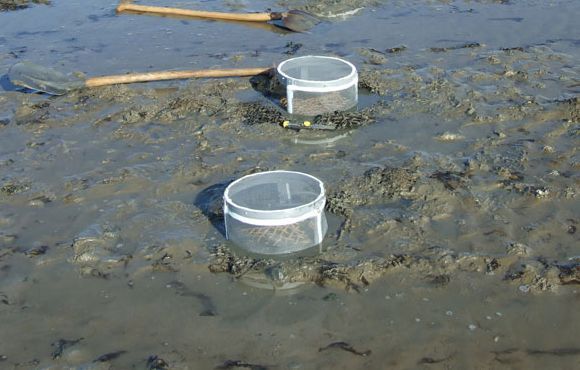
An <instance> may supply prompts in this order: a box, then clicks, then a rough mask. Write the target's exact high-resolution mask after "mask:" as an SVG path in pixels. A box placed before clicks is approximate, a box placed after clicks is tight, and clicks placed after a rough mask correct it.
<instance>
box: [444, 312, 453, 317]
mask: <svg viewBox="0 0 580 370" xmlns="http://www.w3.org/2000/svg"><path fill="white" fill-rule="evenodd" d="M445 314H446V315H447V316H453V311H447V312H445Z"/></svg>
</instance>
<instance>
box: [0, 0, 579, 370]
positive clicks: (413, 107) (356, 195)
mask: <svg viewBox="0 0 580 370" xmlns="http://www.w3.org/2000/svg"><path fill="white" fill-rule="evenodd" d="M8 3H9V2H7V3H6V4H8ZM25 3H26V2H22V4H24V5H29V6H28V7H26V8H24V7H21V6H18V7H16V8H17V9H18V10H9V11H5V12H2V13H0V24H2V25H1V26H0V30H2V33H1V35H2V36H0V74H2V77H1V79H0V320H1V321H2V330H0V367H1V368H6V369H127V368H136V369H207V368H218V369H236V368H252V369H270V368H272V369H274V368H276V369H278V368H281V369H352V368H363V367H366V368H373V369H375V368H376V369H383V368H393V369H417V368H430V369H431V368H433V369H439V368H452V369H454V368H461V369H464V368H465V369H471V368H473V369H487V368H489V369H501V368H506V369H545V368H574V367H576V366H577V365H578V363H579V361H580V345H579V344H578V340H577V336H578V335H577V333H578V330H579V329H580V324H578V322H579V319H580V314H579V313H578V312H579V311H578V310H577V309H576V307H577V306H578V302H579V299H580V291H579V286H578V284H580V247H578V246H579V245H580V243H579V240H578V235H579V234H578V232H577V228H578V222H579V219H580V214H579V211H578V210H579V209H580V208H579V202H578V195H577V191H578V183H579V181H578V180H579V178H578V170H579V167H580V164H579V163H580V162H579V157H578V149H577V148H578V132H579V131H578V128H579V120H580V101H579V100H578V94H579V92H580V90H579V83H580V81H579V74H580V69H579V67H578V65H579V63H578V62H579V60H580V52H579V48H578V45H579V42H580V34H578V31H576V29H577V27H575V24H576V18H577V17H575V16H574V14H577V13H578V11H579V9H580V8H579V5H577V4H576V3H575V2H574V1H556V2H553V3H551V4H550V5H548V4H544V2H540V1H538V2H498V1H471V2H463V1H458V2H454V3H452V4H446V3H440V2H435V3H434V2H426V1H414V2H411V3H407V2H405V3H404V4H403V3H399V2H387V1H385V2H370V1H364V0H363V1H354V0H353V1H343V2H335V1H328V2H326V1H317V2H303V3H296V4H292V5H291V7H298V8H300V9H306V10H308V11H311V12H314V13H316V14H317V15H319V16H324V17H325V20H326V21H327V22H326V23H324V24H322V25H320V26H318V27H317V28H316V30H315V31H313V32H312V33H310V34H288V33H281V32H279V30H276V32H269V31H270V30H272V29H271V28H270V29H264V28H252V27H247V26H246V25H241V24H236V23H220V22H207V21H193V20H185V19H174V18H160V17H146V16H139V15H115V14H114V11H113V7H114V4H109V3H106V2H91V3H90V4H84V3H82V2H66V3H61V2H55V1H53V2H51V3H50V4H45V3H43V2H40V4H37V3H30V4H28V3H26V4H25ZM151 4H153V2H151ZM157 5H159V4H157ZM165 5H168V4H165ZM171 5H175V6H188V5H189V6H191V7H194V6H198V7H206V8H209V9H210V10H238V11H259V10H263V9H265V8H268V7H272V8H284V7H286V6H287V5H285V4H282V3H279V4H277V3H274V2H266V1H263V2H259V3H254V2H252V5H250V4H249V3H246V2H238V1H233V2H213V1H212V2H200V3H199V4H189V3H187V4H186V3H179V4H177V3H176V4H171ZM2 6H4V2H2ZM0 9H2V10H6V9H8V7H6V9H4V8H0ZM63 14H67V17H64V16H63ZM377 25H380V26H381V31H380V32H379V31H378V26H377ZM419 25H420V27H419ZM226 34H228V35H235V36H236V37H233V36H232V37H224V35H226ZM320 53H322V54H324V55H334V56H339V57H343V58H346V59H348V60H349V61H351V62H353V63H354V64H355V65H356V66H357V67H358V69H359V78H360V82H359V89H360V102H359V109H358V110H357V111H354V112H345V113H341V114H330V115H324V116H320V117H317V118H316V120H315V123H317V124H321V125H325V126H327V127H330V128H333V130H322V131H316V130H301V131H296V130H289V129H285V128H283V127H281V123H282V122H283V121H284V120H287V119H290V120H291V121H292V120H296V118H295V117H289V116H287V115H286V114H285V113H284V111H283V109H282V107H280V106H279V104H280V101H279V96H277V95H276V94H277V88H278V87H277V86H276V84H275V82H274V81H272V80H269V79H268V78H266V77H255V78H240V79H221V80H190V81H171V82H158V83H148V84H135V85H123V86H111V87H103V88H95V89H81V90H78V91H73V92H71V93H69V94H67V95H64V96H59V97H50V96H47V95H44V94H34V93H30V92H27V91H22V90H20V89H18V88H16V87H15V86H13V85H11V84H10V82H9V81H8V79H7V77H6V73H7V71H8V69H9V67H10V66H11V65H13V64H14V63H16V62H18V61H21V60H30V61H33V62H35V63H41V64H44V65H46V66H50V67H54V68H55V69H59V70H61V71H63V72H73V71H82V72H83V73H84V74H86V75H88V76H97V75H102V74H118V73H123V72H127V71H135V72H137V71H146V70H163V69H187V68H231V67H241V66H246V67H249V66H268V65H273V64H274V63H276V62H278V61H281V60H284V59H286V58H289V57H291V56H292V55H296V56H299V55H308V54H320ZM96 61H98V62H96ZM298 123H299V122H298ZM273 169H287V170H296V171H302V172H307V173H310V174H312V175H314V176H316V177H318V178H320V179H321V180H323V181H324V182H325V184H326V186H327V191H328V197H327V198H328V204H327V210H326V211H327V216H328V219H329V232H328V234H327V236H326V238H325V240H324V242H323V244H322V246H321V247H320V248H317V249H316V250H313V251H308V253H306V254H305V255H300V256H288V257H285V258H279V259H273V258H266V257H260V256H248V255H244V254H243V253H241V251H240V250H238V249H237V248H236V247H235V246H232V245H230V244H229V243H228V242H227V241H226V240H225V238H224V236H223V218H222V217H223V215H222V213H221V212H222V211H221V196H222V192H223V189H224V188H225V186H226V185H227V184H228V183H229V182H230V181H232V180H234V179H236V178H239V177H241V176H243V175H245V174H248V173H252V172H255V171H261V170H273Z"/></svg>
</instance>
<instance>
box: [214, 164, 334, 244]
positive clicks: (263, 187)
mask: <svg viewBox="0 0 580 370" xmlns="http://www.w3.org/2000/svg"><path fill="white" fill-rule="evenodd" d="M325 204H326V197H325V192H324V184H323V183H322V181H320V180H319V179H317V178H316V177H314V176H311V175H308V174H306V173H301V172H293V171H268V172H259V173H255V174H252V175H248V176H244V177H242V178H240V179H238V180H236V181H234V182H232V183H231V184H230V185H229V186H228V187H227V188H226V190H225V192H224V220H225V226H226V238H227V239H228V240H230V241H232V242H233V243H234V244H236V245H238V246H239V247H241V248H243V249H245V250H247V251H249V252H252V253H257V254H271V255H272V254H287V253H294V252H299V251H302V250H304V249H308V248H310V247H313V246H316V245H318V244H320V243H321V242H322V239H323V238H324V235H325V234H326V231H327V229H328V226H327V222H326V216H325V214H324V205H325Z"/></svg>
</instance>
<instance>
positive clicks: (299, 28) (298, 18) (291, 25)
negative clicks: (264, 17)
mask: <svg viewBox="0 0 580 370" xmlns="http://www.w3.org/2000/svg"><path fill="white" fill-rule="evenodd" d="M320 22H321V20H320V19H319V18H317V17H316V16H314V15H312V14H310V13H307V12H304V11H302V10H290V11H288V13H286V14H285V16H284V18H283V19H282V24H283V25H284V27H286V28H288V29H289V30H292V31H294V32H308V31H310V29H312V28H313V27H314V26H316V25H317V24H319V23H320Z"/></svg>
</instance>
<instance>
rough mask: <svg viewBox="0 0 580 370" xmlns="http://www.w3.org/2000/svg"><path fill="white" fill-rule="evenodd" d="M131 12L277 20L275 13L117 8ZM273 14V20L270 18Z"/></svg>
mask: <svg viewBox="0 0 580 370" xmlns="http://www.w3.org/2000/svg"><path fill="white" fill-rule="evenodd" d="M123 11H133V12H140V13H152V14H160V15H184V16H188V17H198V18H207V19H226V20H232V21H250V22H267V21H271V20H272V19H277V17H278V14H277V13H246V14H243V13H222V12H206V11H203V10H189V9H179V8H167V7H161V6H148V5H137V4H131V3H121V4H119V6H117V12H119V13H121V12H123ZM272 14H274V18H273V17H272Z"/></svg>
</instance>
